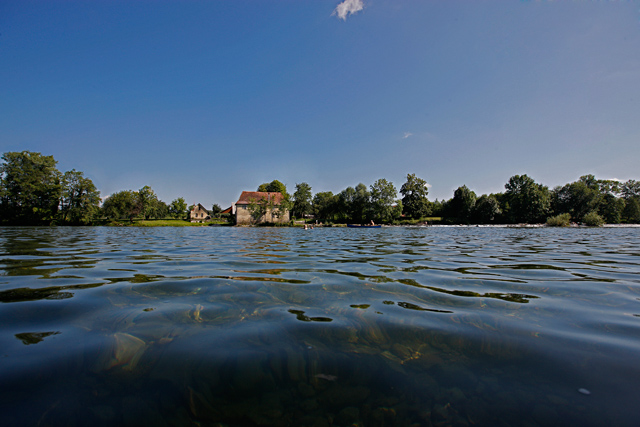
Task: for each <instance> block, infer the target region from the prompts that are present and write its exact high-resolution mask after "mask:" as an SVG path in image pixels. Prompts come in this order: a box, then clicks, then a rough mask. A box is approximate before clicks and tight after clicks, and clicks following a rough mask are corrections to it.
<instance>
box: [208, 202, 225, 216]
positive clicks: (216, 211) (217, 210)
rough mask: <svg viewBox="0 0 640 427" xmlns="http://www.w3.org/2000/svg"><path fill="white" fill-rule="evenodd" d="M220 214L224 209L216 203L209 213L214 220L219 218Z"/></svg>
mask: <svg viewBox="0 0 640 427" xmlns="http://www.w3.org/2000/svg"><path fill="white" fill-rule="evenodd" d="M220 212H222V208H221V207H220V205H219V204H217V203H214V204H213V206H211V210H210V211H209V213H210V214H211V217H212V218H218V217H219V216H220Z"/></svg>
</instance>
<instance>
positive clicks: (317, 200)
mask: <svg viewBox="0 0 640 427" xmlns="http://www.w3.org/2000/svg"><path fill="white" fill-rule="evenodd" d="M336 207H337V196H334V195H333V193H332V192H331V191H322V192H320V193H316V194H315V196H313V213H314V215H315V216H316V218H317V219H320V220H323V221H331V220H333V217H334V215H335V213H336Z"/></svg>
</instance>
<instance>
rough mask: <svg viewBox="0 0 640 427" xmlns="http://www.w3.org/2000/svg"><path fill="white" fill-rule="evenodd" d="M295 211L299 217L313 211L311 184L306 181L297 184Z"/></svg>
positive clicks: (294, 194) (294, 198) (294, 201)
mask: <svg viewBox="0 0 640 427" xmlns="http://www.w3.org/2000/svg"><path fill="white" fill-rule="evenodd" d="M293 212H294V214H295V215H296V216H297V217H299V218H304V216H305V215H306V214H308V213H310V212H311V186H310V185H309V184H307V183H306V182H303V183H300V184H296V191H295V193H293Z"/></svg>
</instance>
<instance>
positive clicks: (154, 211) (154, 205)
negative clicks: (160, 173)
mask: <svg viewBox="0 0 640 427" xmlns="http://www.w3.org/2000/svg"><path fill="white" fill-rule="evenodd" d="M137 195H138V200H137V203H138V209H139V211H140V213H141V214H142V216H144V218H145V219H149V218H153V217H156V218H157V217H158V213H159V212H158V196H156V193H155V192H154V191H153V190H152V189H151V187H149V186H148V185H145V186H144V187H142V188H141V189H140V190H138V193H137Z"/></svg>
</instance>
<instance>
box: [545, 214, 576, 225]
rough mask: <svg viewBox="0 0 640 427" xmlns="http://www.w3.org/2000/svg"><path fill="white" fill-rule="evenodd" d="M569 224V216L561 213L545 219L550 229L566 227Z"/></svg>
mask: <svg viewBox="0 0 640 427" xmlns="http://www.w3.org/2000/svg"><path fill="white" fill-rule="evenodd" d="M570 223H571V215H569V214H568V213H563V214H560V215H556V216H552V217H549V218H547V225H548V226H551V227H568V226H569V224H570Z"/></svg>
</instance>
